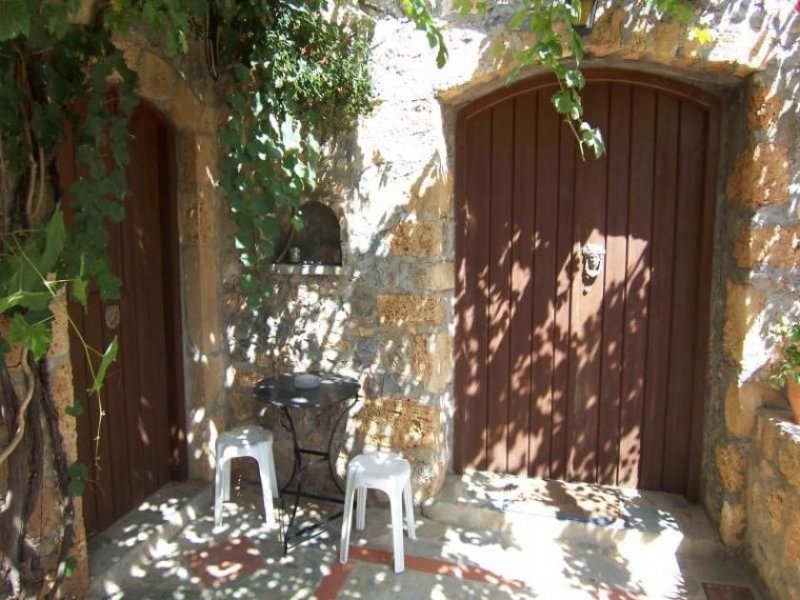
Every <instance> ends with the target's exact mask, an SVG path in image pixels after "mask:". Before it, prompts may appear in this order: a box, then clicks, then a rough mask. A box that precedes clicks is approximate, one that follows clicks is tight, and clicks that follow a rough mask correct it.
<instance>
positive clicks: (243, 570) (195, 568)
mask: <svg viewBox="0 0 800 600" xmlns="http://www.w3.org/2000/svg"><path fill="white" fill-rule="evenodd" d="M186 560H187V562H188V565H189V570H190V571H191V572H192V573H193V574H194V575H196V576H197V577H198V578H199V579H200V581H202V582H203V585H204V586H205V587H207V588H218V587H219V586H221V585H224V584H228V583H230V582H232V581H236V580H237V579H239V578H240V577H243V576H244V575H250V574H251V573H255V572H256V571H258V570H259V569H263V568H266V566H267V563H266V562H265V561H264V559H263V558H262V557H261V553H260V552H259V551H258V548H256V547H255V546H254V545H253V543H252V542H251V541H250V540H249V539H247V538H235V539H232V540H227V541H224V542H220V543H219V544H214V545H212V546H208V547H206V548H201V549H199V550H195V551H193V552H189V553H188V554H187V555H186Z"/></svg>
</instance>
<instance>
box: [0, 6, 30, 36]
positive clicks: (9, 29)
mask: <svg viewBox="0 0 800 600" xmlns="http://www.w3.org/2000/svg"><path fill="white" fill-rule="evenodd" d="M0 15H1V16H0V42H5V41H6V40H11V39H14V38H15V37H18V36H27V35H28V34H29V33H30V29H31V16H30V13H29V12H28V4H27V3H26V2H25V0H0Z"/></svg>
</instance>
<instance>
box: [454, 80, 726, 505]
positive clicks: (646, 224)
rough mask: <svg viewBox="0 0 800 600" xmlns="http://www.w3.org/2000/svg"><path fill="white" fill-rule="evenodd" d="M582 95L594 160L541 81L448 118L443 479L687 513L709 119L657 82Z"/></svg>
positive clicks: (714, 114) (701, 344) (710, 161)
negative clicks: (449, 313)
mask: <svg viewBox="0 0 800 600" xmlns="http://www.w3.org/2000/svg"><path fill="white" fill-rule="evenodd" d="M587 81H588V83H587V86H586V89H585V91H584V95H583V98H584V107H585V111H586V118H587V119H588V120H589V122H591V123H592V124H594V125H597V126H599V127H600V128H601V130H602V132H603V135H604V138H605V141H606V148H607V155H606V156H604V157H603V158H602V159H600V160H595V159H594V158H593V157H588V156H587V158H586V160H585V161H582V160H581V157H580V155H579V154H578V152H577V149H576V143H575V140H574V138H573V136H572V133H571V132H570V130H569V129H568V128H567V126H566V125H565V124H564V123H562V122H561V121H560V120H559V117H558V115H557V114H556V113H555V111H554V109H553V107H552V105H551V104H550V96H551V95H552V94H553V92H554V89H555V88H554V85H553V84H552V83H551V82H552V80H551V79H538V80H533V81H527V82H522V83H521V84H519V85H516V86H513V87H510V88H507V89H504V90H501V91H499V92H498V93H496V94H493V95H491V96H489V97H487V98H484V99H482V100H480V101H478V102H476V103H474V104H472V105H470V106H468V107H466V108H464V109H463V110H462V111H461V112H460V113H459V117H458V128H457V159H456V160H457V165H456V182H457V183H456V211H457V216H456V221H457V226H456V227H457V234H456V235H457V241H456V261H457V288H456V296H457V298H456V312H457V334H456V335H457V339H456V347H457V349H456V384H455V389H456V402H457V415H456V432H455V463H456V465H455V466H456V469H457V470H462V469H463V468H465V467H474V468H478V469H488V470H491V471H496V472H501V473H515V474H522V475H529V476H536V477H544V478H553V479H564V480H572V481H584V482H597V483H605V484H615V485H616V484H618V485H626V486H637V487H641V488H645V489H654V490H666V491H671V492H678V493H684V494H688V495H689V496H690V497H695V496H696V494H697V486H698V482H699V467H700V460H701V447H700V446H701V439H702V421H703V398H704V392H705V364H706V343H707V339H708V331H707V323H708V308H709V277H710V269H711V245H712V233H713V231H712V230H713V225H712V223H713V214H714V209H715V202H714V196H715V177H716V154H717V139H718V136H719V124H718V108H717V104H716V102H715V100H714V99H713V98H712V97H710V96H707V95H706V94H704V93H701V92H698V91H697V90H694V89H692V88H689V87H687V86H683V85H679V84H677V83H675V82H672V81H670V80H667V79H662V78H658V77H652V76H645V75H637V74H633V73H623V72H615V71H589V72H588V73H587ZM585 250H588V251H593V250H594V251H597V250H599V253H600V254H601V255H602V264H601V268H600V269H599V273H597V275H596V276H594V277H593V276H591V269H588V268H587V266H586V264H587V260H586V259H585V258H584V256H583V254H584V251H585ZM603 253H604V255H603ZM587 271H588V272H587Z"/></svg>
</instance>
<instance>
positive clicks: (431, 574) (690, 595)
mask: <svg viewBox="0 0 800 600" xmlns="http://www.w3.org/2000/svg"><path fill="white" fill-rule="evenodd" d="M490 500H491V499H490ZM154 505H155V504H154V503H150V505H149V509H148V510H149V512H148V514H152V512H153V506H154ZM164 505H165V506H172V505H171V504H170V503H169V502H166V501H165V502H164ZM259 505H260V497H259V488H258V486H257V485H245V486H244V487H242V488H240V489H239V490H238V493H237V494H235V495H234V501H233V502H230V503H226V505H225V514H224V519H223V527H222V528H221V529H219V530H215V529H214V525H213V510H212V507H211V506H210V503H209V505H208V506H205V505H203V506H202V508H201V510H200V511H199V512H198V513H197V514H192V515H191V517H190V518H187V519H185V521H184V522H183V523H181V526H180V531H179V533H178V535H177V536H175V537H174V538H173V539H170V540H159V541H158V542H157V543H155V544H153V545H152V548H153V549H152V550H151V551H150V556H149V557H148V559H147V560H146V561H143V562H140V563H137V564H133V565H131V566H130V567H128V566H126V568H125V572H124V573H122V574H121V575H120V574H115V575H114V576H113V577H111V576H109V577H108V578H106V579H103V576H102V574H101V573H98V572H94V571H93V576H94V577H95V580H96V582H97V583H98V584H99V586H100V589H102V590H103V592H102V593H100V594H96V595H94V596H91V595H90V596H88V598H92V597H95V598H133V599H136V600H140V599H141V600H149V599H153V600H160V599H167V598H173V599H177V600H184V599H187V600H188V599H195V598H197V599H203V600H205V599H227V598H231V599H234V598H235V599H240V598H241V599H245V598H260V599H261V598H266V599H273V598H276V599H278V598H289V599H297V600H300V599H306V598H317V599H319V600H323V599H334V598H338V599H341V600H351V599H352V600H356V599H358V600H383V599H386V600H417V599H424V598H429V599H432V600H451V599H456V600H458V599H462V598H463V599H465V600H473V599H484V598H485V599H487V600H518V599H528V598H544V599H553V600H562V599H564V600H571V599H573V598H574V599H576V600H579V599H598V600H600V599H603V600H605V599H608V600H611V599H616V600H643V599H650V598H664V599H672V598H675V599H678V598H686V599H689V600H759V599H760V598H761V599H763V600H766V598H768V597H767V596H765V595H761V594H759V593H758V592H757V591H756V592H754V591H752V590H755V589H757V583H756V582H755V580H754V579H753V577H752V575H751V573H750V571H749V570H748V569H747V568H746V567H745V566H743V565H742V563H741V562H739V561H738V560H737V559H735V558H732V557H720V556H716V555H715V556H706V557H703V556H688V557H687V556H681V557H675V556H666V557H664V556H660V555H659V556H656V555H654V554H652V548H648V547H646V546H642V547H641V548H639V547H636V548H635V549H634V551H633V552H629V553H627V554H626V553H624V552H617V551H615V550H614V549H613V548H609V547H600V546H597V545H594V544H592V543H588V542H586V540H584V539H581V538H580V537H578V538H575V539H565V538H562V539H551V538H548V537H547V536H546V535H544V534H543V533H542V532H543V531H546V523H547V522H548V521H546V519H551V518H557V514H558V513H559V512H563V511H560V510H558V511H555V512H554V513H553V514H554V515H556V516H553V515H546V516H541V515H538V514H537V515H536V516H535V517H530V518H528V520H523V521H520V522H519V523H518V525H517V526H515V528H514V531H513V532H512V531H505V530H503V528H502V527H493V526H484V525H483V524H482V522H481V521H480V520H477V521H471V520H470V519H469V518H463V517H462V516H461V515H458V518H457V519H454V520H455V521H456V524H454V523H453V521H450V520H447V519H439V518H430V517H431V515H432V513H433V512H435V511H430V510H427V509H423V510H421V511H420V510H419V509H418V512H417V514H416V517H417V518H416V520H417V537H418V539H417V540H408V539H406V540H405V550H406V571H405V572H404V573H402V574H395V573H394V572H393V569H392V552H391V539H392V538H391V531H390V529H389V526H388V521H389V519H388V510H387V509H386V508H384V507H382V506H380V505H374V504H373V505H371V506H370V508H369V509H368V512H367V527H366V529H365V530H364V531H353V538H352V546H351V550H350V561H349V562H348V563H347V565H341V564H340V563H339V562H338V539H339V526H340V525H339V522H334V523H333V524H332V526H331V527H330V529H329V530H327V531H324V532H323V534H322V535H320V536H319V537H317V538H315V539H313V540H312V541H309V542H306V543H303V544H301V545H299V546H297V547H295V548H294V549H292V550H291V551H290V552H289V554H288V556H285V557H284V556H283V555H282V548H281V544H280V532H279V530H278V528H277V526H273V527H267V526H266V525H265V524H264V522H263V517H262V513H261V509H260V508H259ZM171 510H172V509H171ZM320 510H321V511H322V512H324V509H322V508H321V509H320ZM592 513H593V514H592V516H597V512H595V511H594V509H592ZM580 526H583V524H581V523H579V522H575V521H573V520H571V519H569V520H568V521H567V528H568V529H567V531H568V532H569V531H572V529H574V528H575V527H580ZM137 530H138V527H135V526H130V527H126V526H125V525H124V524H121V526H120V527H119V528H118V529H117V530H116V531H117V532H118V533H121V532H125V531H130V532H133V533H135V531H137ZM148 531H150V530H148ZM114 543H116V544H117V545H119V546H123V545H125V544H126V543H127V542H126V541H125V540H124V539H120V538H119V537H118V538H117V539H116V541H112V542H107V544H114ZM110 550H111V547H110V546H108V545H107V546H106V547H105V550H104V551H105V552H108V551H110ZM111 572H112V571H109V573H111Z"/></svg>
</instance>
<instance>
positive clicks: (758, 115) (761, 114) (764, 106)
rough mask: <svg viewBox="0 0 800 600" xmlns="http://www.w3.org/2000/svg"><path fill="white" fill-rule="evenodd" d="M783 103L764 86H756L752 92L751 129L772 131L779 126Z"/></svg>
mask: <svg viewBox="0 0 800 600" xmlns="http://www.w3.org/2000/svg"><path fill="white" fill-rule="evenodd" d="M782 106H783V101H782V100H781V98H779V97H778V95H777V94H776V93H775V92H773V91H772V90H770V89H769V88H767V87H764V86H760V85H759V86H754V87H753V89H752V90H751V92H750V110H749V111H748V115H749V121H750V128H751V129H771V128H773V127H775V126H776V125H777V124H778V119H779V118H780V116H781V108H782Z"/></svg>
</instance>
